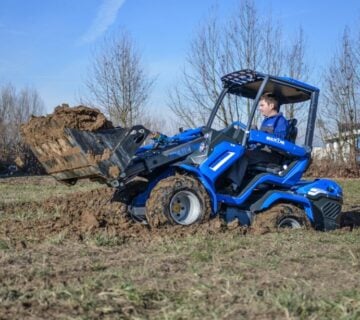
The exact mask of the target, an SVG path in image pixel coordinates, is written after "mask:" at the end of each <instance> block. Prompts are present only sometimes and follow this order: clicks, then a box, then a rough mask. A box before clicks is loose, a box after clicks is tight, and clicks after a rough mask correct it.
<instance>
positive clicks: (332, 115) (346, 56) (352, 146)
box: [319, 28, 360, 164]
mask: <svg viewBox="0 0 360 320" xmlns="http://www.w3.org/2000/svg"><path fill="white" fill-rule="evenodd" d="M354 48H355V43H354V41H353V39H352V38H351V36H350V32H349V30H348V29H347V28H346V29H345V31H344V33H343V37H342V39H341V45H340V48H339V49H338V51H337V53H336V54H335V55H334V57H333V59H332V61H331V64H330V66H329V67H328V69H327V71H326V73H325V92H324V97H325V105H324V108H323V109H322V110H321V117H320V121H319V125H320V128H321V132H322V135H323V137H324V140H326V141H328V142H329V141H331V144H332V145H333V146H335V147H336V150H332V152H336V157H337V159H338V160H340V161H343V162H344V161H346V160H349V161H350V163H352V164H355V163H356V139H357V131H358V130H359V129H360V126H359V120H360V119H359V112H360V104H359V102H358V101H359V98H360V91H359V82H358V80H359V76H360V73H359V72H360V69H359V66H358V64H357V63H356V54H355V51H354Z"/></svg>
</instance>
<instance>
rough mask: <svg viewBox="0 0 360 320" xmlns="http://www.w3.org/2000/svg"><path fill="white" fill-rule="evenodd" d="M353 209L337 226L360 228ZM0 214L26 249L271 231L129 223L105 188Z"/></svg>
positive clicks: (2, 208)
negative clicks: (56, 243)
mask: <svg viewBox="0 0 360 320" xmlns="http://www.w3.org/2000/svg"><path fill="white" fill-rule="evenodd" d="M10 183H11V182H10ZM353 209H354V210H352V211H348V212H344V213H343V219H342V226H343V227H346V226H349V227H352V226H359V225H360V214H359V211H360V210H359V208H353ZM0 215H1V217H2V221H1V224H0V234H2V235H4V236H5V237H6V238H7V239H9V241H10V242H11V243H12V244H13V246H14V247H26V246H28V245H29V243H37V242H42V241H44V240H46V239H51V238H52V237H54V236H56V235H59V234H61V235H62V237H63V238H64V239H72V240H75V241H80V242H81V241H82V240H84V239H86V238H87V237H88V236H90V235H95V234H103V235H108V236H116V237H118V238H119V239H121V240H122V241H124V242H126V241H127V240H129V239H133V240H137V241H144V240H145V241H151V240H154V239H158V238H159V237H160V238H161V237H167V236H170V237H172V238H175V239H176V238H178V237H183V236H185V235H194V234H199V235H211V234H219V233H224V232H226V233H229V232H232V233H238V234H239V233H240V234H246V233H251V234H264V233H268V232H274V231H275V230H272V229H271V228H269V227H268V226H264V225H263V224H261V223H258V224H255V227H252V228H245V227H242V226H240V225H239V223H238V222H237V221H234V222H232V223H229V224H226V223H225V222H224V221H222V219H220V218H214V219H212V220H210V221H208V222H205V223H202V224H199V225H193V226H191V227H182V226H171V225H169V226H162V227H161V228H151V227H150V226H148V225H146V224H141V223H139V222H135V221H133V219H132V218H131V216H130V215H129V213H128V212H127V206H126V205H125V204H123V203H121V202H118V201H117V200H116V195H115V190H114V189H111V188H101V189H96V190H92V191H88V192H77V193H74V194H71V195H67V196H63V197H52V198H49V199H46V200H45V201H41V202H37V201H31V202H23V203H9V204H0ZM27 217H29V218H27ZM30 217H31V218H30Z"/></svg>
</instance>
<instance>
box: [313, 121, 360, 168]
mask: <svg viewBox="0 0 360 320" xmlns="http://www.w3.org/2000/svg"><path fill="white" fill-rule="evenodd" d="M353 138H355V152H356V159H357V163H360V123H357V124H353V125H351V124H348V123H343V124H340V126H339V134H337V135H332V136H328V137H326V138H325V139H324V140H325V141H324V142H325V146H324V147H314V148H313V157H314V158H316V159H329V158H330V159H332V160H334V161H338V160H344V161H349V159H350V152H351V150H352V144H353Z"/></svg>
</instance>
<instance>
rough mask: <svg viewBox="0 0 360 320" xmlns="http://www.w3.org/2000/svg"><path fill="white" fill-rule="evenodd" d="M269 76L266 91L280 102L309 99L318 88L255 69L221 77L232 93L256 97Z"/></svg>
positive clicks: (295, 101) (251, 97)
mask: <svg viewBox="0 0 360 320" xmlns="http://www.w3.org/2000/svg"><path fill="white" fill-rule="evenodd" d="M267 76H269V82H268V83H267V84H266V86H265V90H264V93H268V92H270V93H273V94H274V95H275V96H276V97H277V99H278V100H279V103H280V104H286V103H297V102H303V101H306V100H309V99H310V98H311V94H312V93H313V92H315V91H319V89H318V88H316V87H313V86H310V85H308V84H306V83H304V82H301V81H298V80H295V79H292V78H288V77H277V76H271V75H267V74H264V73H261V72H257V71H253V70H249V69H247V70H240V71H235V72H232V73H229V74H227V75H225V76H223V77H222V78H221V80H222V82H223V86H224V87H225V88H228V91H229V92H230V93H232V94H236V95H241V96H243V97H246V98H250V99H254V98H255V97H256V94H257V92H258V91H259V88H260V86H261V83H262V82H263V80H264V79H265V78H266V77H267Z"/></svg>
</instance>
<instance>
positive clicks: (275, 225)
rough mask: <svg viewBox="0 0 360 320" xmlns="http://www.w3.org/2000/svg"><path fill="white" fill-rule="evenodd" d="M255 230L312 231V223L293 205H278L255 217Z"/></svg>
mask: <svg viewBox="0 0 360 320" xmlns="http://www.w3.org/2000/svg"><path fill="white" fill-rule="evenodd" d="M252 228H253V229H255V230H256V229H264V228H266V229H268V230H270V231H276V230H279V229H282V228H290V229H299V228H303V229H311V223H310V221H309V219H308V218H307V216H306V214H305V212H304V210H302V209H301V208H298V207H296V206H294V205H291V204H277V205H275V206H273V207H271V208H270V209H268V210H266V211H263V212H260V213H258V214H257V215H256V216H255V219H254V222H253V224H252Z"/></svg>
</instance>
